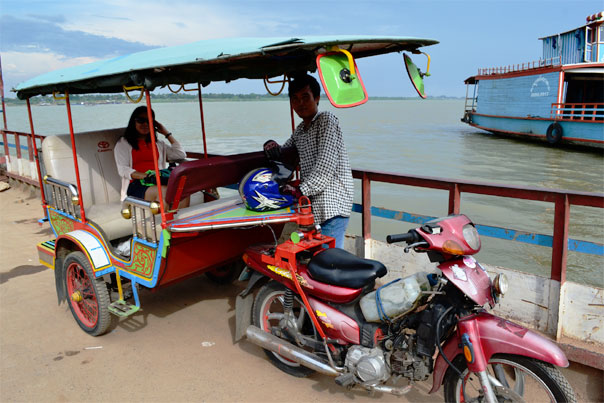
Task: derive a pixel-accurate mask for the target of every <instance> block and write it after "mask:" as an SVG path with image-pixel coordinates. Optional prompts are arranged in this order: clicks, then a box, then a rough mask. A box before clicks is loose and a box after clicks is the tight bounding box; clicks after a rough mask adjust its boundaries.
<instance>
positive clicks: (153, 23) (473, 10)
mask: <svg viewBox="0 0 604 403" xmlns="http://www.w3.org/2000/svg"><path fill="white" fill-rule="evenodd" d="M603 9H604V2H603V1H602V0H597V1H592V0H565V1H562V0H529V1H516V0H507V1H503V0H480V1H478V0H476V1H470V0H451V1H437V0H398V1H395V0H389V1H388V0H373V1H371V0H362V1H361V0H348V1H340V0H321V1H314V0H297V1H293V0H280V1H269V0H267V1H258V0H247V1H246V0H239V1H232V0H221V1H202V0H198V1H195V0H171V1H161V0H143V1H140V0H138V1H135V0H87V1H81V0H71V1H69V0H0V52H1V55H2V69H3V77H4V85H5V96H7V97H13V96H14V94H13V93H11V92H10V91H9V90H10V89H11V88H13V87H14V86H15V85H16V84H18V83H19V82H22V81H24V80H27V79H29V78H31V77H34V76H36V75H38V74H42V73H45V72H47V71H51V70H56V69H58V68H63V67H68V66H72V65H77V64H83V63H87V62H93V61H96V60H100V59H107V58H111V57H115V56H119V55H122V54H127V53H132V52H137V51H141V50H147V49H150V48H154V47H159V46H170V45H178V44H183V43H188V42H194V41H197V40H202V39H211V38H224V37H241V36H273V37H274V36H285V37H294V36H305V35H334V34H336V35H337V34H370V35H371V34H375V35H379V36H384V35H388V36H414V37H423V38H430V39H436V40H438V41H440V44H438V45H435V46H432V47H429V48H426V50H427V51H428V53H430V55H431V56H432V65H431V71H430V72H431V74H432V76H431V77H429V78H427V81H426V89H427V90H426V92H427V93H428V95H447V96H463V95H465V85H464V84H463V80H464V79H465V78H467V77H469V76H471V75H473V74H475V73H476V72H477V69H478V68H481V67H495V66H503V65H509V64H518V63H523V62H529V61H533V60H538V59H539V57H540V56H541V41H539V40H538V38H540V37H543V36H548V35H551V34H555V33H558V32H564V31H567V30H570V29H573V28H577V27H579V26H582V25H584V24H585V18H586V17H587V16H588V15H591V14H594V13H596V12H599V11H602V10H603ZM422 58H423V56H422ZM422 58H418V60H417V62H418V64H419V65H420V67H422V68H423V66H424V60H422ZM357 63H358V66H359V70H360V72H361V75H362V77H363V80H364V82H365V85H366V87H367V90H368V92H369V95H370V96H371V95H374V96H413V95H414V93H413V89H412V87H411V85H410V84H409V82H408V80H407V79H406V73H405V71H404V67H403V62H402V57H401V56H400V55H387V56H380V57H375V58H369V59H361V60H358V61H357ZM206 92H233V93H238V92H243V93H248V92H256V93H264V92H265V90H264V87H263V85H262V83H261V82H256V81H247V80H238V81H235V82H233V83H229V84H221V83H212V84H211V85H210V87H208V88H207V89H206Z"/></svg>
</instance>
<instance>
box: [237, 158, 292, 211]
mask: <svg viewBox="0 0 604 403" xmlns="http://www.w3.org/2000/svg"><path fill="white" fill-rule="evenodd" d="M239 195H241V198H242V199H243V202H244V203H245V205H246V207H247V208H248V209H249V210H254V211H269V210H278V209H281V208H284V207H287V206H291V205H292V204H293V203H294V197H293V196H292V195H289V194H285V195H284V194H282V193H281V192H280V191H279V184H278V183H277V181H275V179H274V174H273V171H272V170H270V169H268V168H257V169H254V170H252V171H250V172H248V173H247V175H245V176H244V177H243V179H242V180H241V182H240V183H239Z"/></svg>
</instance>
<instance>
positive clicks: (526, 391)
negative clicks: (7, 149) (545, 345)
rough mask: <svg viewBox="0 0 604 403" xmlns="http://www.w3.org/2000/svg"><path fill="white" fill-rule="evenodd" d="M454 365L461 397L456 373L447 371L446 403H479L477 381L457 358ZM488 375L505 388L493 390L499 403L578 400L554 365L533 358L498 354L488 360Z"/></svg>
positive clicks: (481, 396) (479, 388) (460, 358)
mask: <svg viewBox="0 0 604 403" xmlns="http://www.w3.org/2000/svg"><path fill="white" fill-rule="evenodd" d="M453 365H455V366H456V367H457V368H458V369H459V370H461V372H462V373H463V375H464V382H465V386H464V389H465V390H464V395H463V396H462V388H461V386H462V382H461V379H460V378H459V376H458V375H457V373H456V372H455V371H454V370H452V369H451V368H449V369H448V370H447V373H446V375H445V379H444V384H445V387H444V389H445V392H444V393H445V401H447V402H461V401H465V402H482V401H484V395H483V393H482V390H481V386H480V382H479V381H478V377H477V376H475V375H474V374H469V373H468V369H467V365H466V361H465V359H464V358H463V357H462V356H458V357H457V358H456V359H455V360H454V361H453ZM488 372H489V374H491V375H494V376H495V377H496V378H497V379H498V380H499V381H500V382H501V383H502V384H503V386H504V388H497V387H495V386H494V390H495V394H496V395H497V400H498V401H499V402H504V401H505V402H514V401H519V400H522V401H527V402H546V401H551V402H569V403H570V402H576V401H577V398H576V396H575V393H574V392H573V389H572V387H571V386H570V384H569V383H568V380H567V379H566V378H565V377H564V375H562V373H561V372H560V371H559V370H558V369H557V368H556V367H554V366H553V365H551V364H548V363H546V362H543V361H539V360H537V359H534V358H527V357H522V356H517V355H507V354H500V355H495V356H493V357H491V359H490V360H489V366H488ZM519 397H522V399H520V398H519Z"/></svg>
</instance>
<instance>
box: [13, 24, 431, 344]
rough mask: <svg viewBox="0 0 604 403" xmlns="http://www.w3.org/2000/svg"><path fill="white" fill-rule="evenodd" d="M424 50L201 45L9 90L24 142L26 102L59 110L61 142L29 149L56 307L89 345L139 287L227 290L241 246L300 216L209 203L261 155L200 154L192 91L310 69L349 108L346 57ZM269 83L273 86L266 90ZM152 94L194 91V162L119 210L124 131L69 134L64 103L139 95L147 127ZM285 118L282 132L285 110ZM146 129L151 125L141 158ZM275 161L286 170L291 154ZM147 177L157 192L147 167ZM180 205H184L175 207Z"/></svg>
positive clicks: (354, 100)
mask: <svg viewBox="0 0 604 403" xmlns="http://www.w3.org/2000/svg"><path fill="white" fill-rule="evenodd" d="M435 43H437V42H436V41H434V40H430V39H418V38H406V37H390V38H376V37H357V36H355V37H307V38H234V39H227V40H208V41H200V42H195V43H191V44H187V45H182V46H175V47H171V48H160V49H154V50H150V51H146V52H140V53H135V54H131V55H127V56H122V57H118V58H115V59H111V60H107V61H101V62H96V63H91V64H87V65H82V66H76V67H71V68H67V69H63V70H59V71H55V72H50V73H47V74H44V75H42V76H39V77H36V78H33V79H31V80H29V81H27V82H25V83H22V84H20V85H18V86H17V88H16V89H15V90H16V92H17V96H18V97H19V98H20V99H25V100H27V107H28V112H29V117H30V124H31V131H32V134H34V124H33V116H32V109H31V107H30V102H29V98H31V97H33V96H37V95H46V94H53V96H55V98H62V99H64V100H65V104H66V108H67V118H68V124H69V134H65V135H58V136H47V137H46V138H45V139H44V141H43V142H42V145H41V156H40V155H39V150H38V148H37V146H36V145H34V151H35V155H36V162H37V169H38V177H39V178H40V188H41V197H42V204H43V207H44V211H45V215H46V217H45V219H46V220H48V222H49V223H50V225H51V228H52V231H53V233H54V237H53V239H52V240H49V241H46V242H42V243H41V244H39V245H38V251H39V256H40V261H41V262H42V263H43V264H45V265H46V266H48V267H50V268H52V269H54V273H55V283H56V289H57V295H58V299H59V302H62V301H67V302H68V303H69V306H70V308H71V311H72V313H73V316H74V318H75V319H76V321H77V322H78V324H79V325H80V327H81V328H82V329H83V330H84V331H85V332H86V333H88V334H90V335H93V336H98V335H101V334H103V333H105V332H106V331H107V330H108V328H109V325H110V322H111V320H110V318H111V317H110V314H114V315H117V316H119V317H126V316H129V315H132V314H134V313H135V312H137V311H138V310H139V309H140V298H139V288H140V287H141V286H142V287H146V288H149V289H158V288H161V287H163V286H166V285H169V284H173V283H175V282H178V281H181V280H185V279H187V278H190V277H192V276H194V275H198V274H201V273H208V275H209V276H210V277H212V278H214V279H215V280H217V281H221V280H228V279H230V278H232V277H233V275H234V274H237V267H240V266H239V262H240V261H241V255H242V253H243V251H244V250H245V249H246V248H247V247H249V246H250V245H252V244H256V243H267V242H269V243H270V242H274V243H275V244H276V243H277V238H278V237H279V235H280V233H281V231H282V229H283V226H284V224H285V223H287V222H293V223H299V222H300V220H301V219H302V220H304V219H305V218H304V217H306V218H307V216H308V215H307V214H300V213H299V211H298V207H297V206H294V207H289V208H285V209H281V210H276V211H271V212H264V213H257V212H252V211H249V210H246V209H245V206H244V204H243V202H242V200H241V198H240V197H239V195H235V196H231V197H224V198H218V199H213V196H212V194H213V192H211V190H212V189H215V188H220V187H225V186H232V185H236V184H237V183H238V182H239V181H240V180H241V179H242V178H243V177H244V176H245V174H246V173H247V172H249V171H250V170H252V169H255V168H259V167H263V166H267V164H268V161H267V160H266V158H265V156H264V153H262V152H250V153H245V154H237V155H228V156H219V155H212V154H209V153H208V151H207V147H206V143H205V138H206V136H205V128H204V121H203V106H202V91H201V89H202V86H206V85H208V84H210V83H211V82H213V81H226V82H228V81H231V80H235V79H238V78H253V79H262V80H264V82H265V85H266V87H267V90H269V85H268V84H270V85H271V86H274V85H275V84H277V86H280V87H281V90H283V89H284V87H285V86H286V84H287V82H288V80H289V78H290V77H293V76H294V75H295V74H297V73H305V72H307V71H311V72H312V71H316V70H318V71H319V75H320V78H321V82H322V84H323V87H324V90H325V91H326V93H327V95H328V99H329V100H330V102H332V104H334V105H335V106H336V107H349V106H355V105H360V104H362V103H363V102H365V101H366V100H367V98H368V96H367V93H366V91H365V87H364V85H363V82H362V80H361V77H360V74H359V72H358V70H357V68H356V64H355V60H354V59H355V58H362V57H366V56H374V55H379V54H384V53H391V52H401V51H408V52H410V53H416V54H417V53H421V52H419V50H418V49H419V48H421V47H422V46H428V45H432V44H435ZM428 62H429V58H428ZM401 64H405V65H406V67H407V69H408V72H409V76H410V77H411V79H412V81H413V84H414V86H415V88H416V89H417V90H418V92H420V95H422V96H423V82H422V79H423V76H424V75H425V74H424V73H421V72H420V71H419V70H418V69H417V67H416V66H415V65H414V64H413V63H412V62H411V61H410V59H409V57H408V56H407V55H406V57H405V61H404V62H403V60H402V58H401ZM428 65H429V63H428ZM426 74H427V72H426ZM278 76H283V78H282V79H278V80H276V81H275V80H272V81H271V79H273V78H275V77H278ZM160 87H167V88H169V89H170V90H171V91H173V92H178V91H180V90H182V89H184V88H185V87H187V90H193V91H197V93H198V98H199V105H200V115H201V133H202V140H203V146H204V152H203V153H187V160H185V161H179V162H178V164H177V166H176V168H174V169H173V171H172V173H171V175H170V179H169V183H168V185H167V194H166V195H162V194H161V188H160V189H159V190H160V201H159V202H147V201H144V200H141V199H137V198H134V197H128V198H126V200H125V201H124V202H123V203H122V202H120V188H121V182H120V177H119V176H118V173H117V168H116V166H115V161H114V156H113V149H114V145H115V144H116V142H117V140H118V139H119V138H120V136H121V135H122V134H123V132H124V128H117V129H103V130H98V131H93V132H86V133H75V131H74V128H73V127H74V125H73V121H72V114H71V107H70V98H69V97H70V95H72V94H87V93H120V92H124V93H125V95H126V96H127V97H128V98H129V99H131V100H133V97H134V96H133V94H137V95H138V99H137V100H133V101H140V100H142V98H143V97H144V98H145V101H146V105H147V111H148V115H149V118H150V120H152V115H151V94H150V91H152V90H154V89H156V88H160ZM269 92H271V91H270V90H269ZM279 92H280V91H279ZM271 93H272V92H271ZM277 94H278V93H276V94H275V95H277ZM76 118H77V117H76ZM291 119H292V130H293V129H294V122H293V111H292V112H291ZM151 126H153V125H151ZM154 131H155V130H154V128H153V127H151V140H152V148H153V149H154V148H155V139H154ZM33 138H34V141H35V136H33ZM267 138H268V136H267ZM40 157H41V158H40ZM286 157H287V158H288V159H289V160H290V162H293V163H295V161H296V158H297V155H296V154H295V150H292V151H290V152H289V153H286ZM40 160H43V164H41V163H40ZM155 175H156V179H157V182H158V183H159V182H160V172H159V168H158V165H157V159H156V162H155ZM162 196H165V200H166V203H165V204H164V201H163V197H162ZM188 196H191V200H192V203H191V205H190V206H189V207H186V208H182V209H177V208H176V206H178V205H179V202H180V201H181V200H183V199H184V198H186V197H188ZM301 217H302V218H301ZM124 246H126V248H124ZM128 250H129V253H128Z"/></svg>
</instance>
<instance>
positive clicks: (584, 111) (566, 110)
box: [551, 103, 604, 122]
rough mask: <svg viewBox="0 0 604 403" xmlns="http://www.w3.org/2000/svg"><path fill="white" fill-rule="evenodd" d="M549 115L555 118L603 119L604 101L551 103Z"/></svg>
mask: <svg viewBox="0 0 604 403" xmlns="http://www.w3.org/2000/svg"><path fill="white" fill-rule="evenodd" d="M551 117H552V118H553V119H556V120H578V121H591V122H593V121H604V103H553V104H552V108H551Z"/></svg>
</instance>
